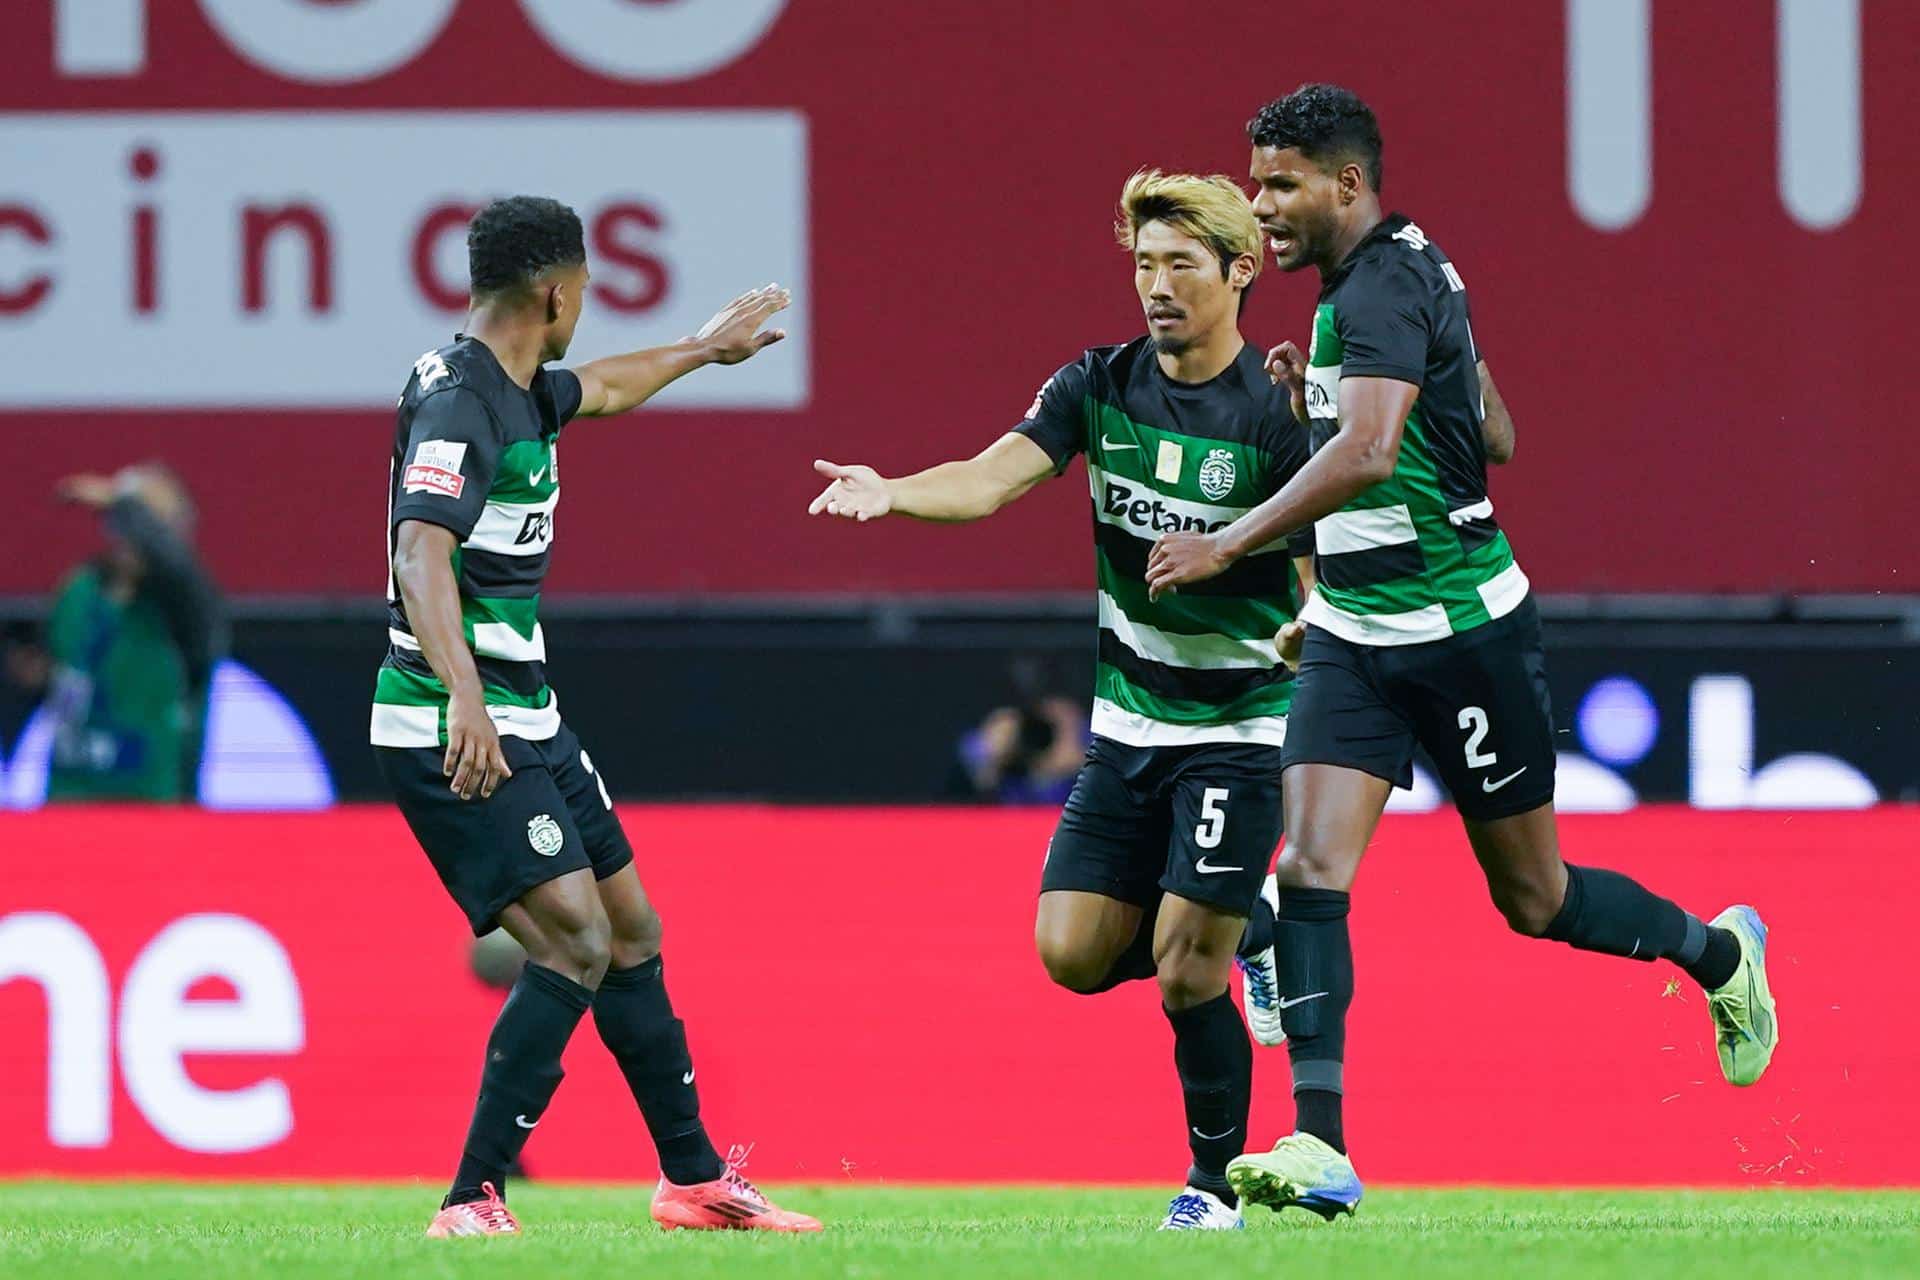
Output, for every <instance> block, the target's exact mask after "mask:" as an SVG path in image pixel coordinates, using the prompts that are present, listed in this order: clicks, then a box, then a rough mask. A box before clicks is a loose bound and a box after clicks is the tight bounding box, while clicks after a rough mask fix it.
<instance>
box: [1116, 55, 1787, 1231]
mask: <svg viewBox="0 0 1920 1280" xmlns="http://www.w3.org/2000/svg"><path fill="white" fill-rule="evenodd" d="M1248 135H1249V137H1250V139H1251V141H1252V144H1253V155H1252V176H1253V180H1254V182H1255V184H1256V185H1257V186H1258V188H1259V195H1258V197H1257V198H1256V200H1255V202H1254V211H1255V213H1256V214H1257V215H1258V216H1259V219H1260V225H1261V229H1262V230H1263V231H1264V232H1265V233H1266V236H1267V241H1268V244H1269V246H1270V247H1271V248H1272V250H1273V255H1274V261H1275V263H1276V264H1277V265H1278V266H1279V267H1280V269H1281V270H1283V271H1298V270H1301V269H1302V268H1306V267H1313V268H1315V269H1317V270H1318V271H1319V272H1320V279H1321V289H1320V301H1319V305H1318V307H1317V309H1316V310H1315V313H1314V320H1313V338H1312V341H1311V343H1310V344H1309V347H1308V352H1307V355H1306V356H1305V357H1302V356H1301V355H1300V353H1299V351H1298V350H1297V349H1296V348H1294V347H1292V346H1291V344H1288V345H1285V346H1282V347H1278V348H1275V349H1274V351H1273V353H1272V355H1271V365H1270V367H1271V369H1272V371H1273V373H1274V376H1275V378H1276V381H1277V382H1278V383H1279V384H1280V385H1284V386H1286V387H1287V388H1288V389H1289V391H1290V392H1291V394H1292V398H1293V405H1294V411H1295V412H1296V413H1297V414H1299V415H1300V416H1301V417H1302V418H1303V419H1304V420H1306V421H1307V422H1308V423H1309V426H1310V430H1311V435H1312V438H1313V446H1314V453H1313V460H1312V461H1311V462H1309V463H1308V464H1307V465H1306V466H1305V467H1303V468H1302V469H1301V470H1300V471H1299V472H1298V473H1297V474H1296V475H1295V476H1294V477H1293V478H1292V479H1291V480H1289V481H1288V482H1287V484H1286V485H1285V486H1284V487H1283V488H1282V489H1281V490H1280V492H1279V493H1277V494H1275V495H1274V496H1273V497H1272V498H1270V499H1268V500H1267V501H1265V502H1263V503H1262V504H1261V505H1260V506H1259V507H1258V508H1256V509H1255V510H1253V511H1251V512H1249V513H1247V514H1246V515H1245V516H1243V517H1241V518H1239V519H1237V520H1235V521H1234V522H1233V523H1232V524H1230V525H1228V526H1227V527H1226V528H1224V529H1218V530H1207V531H1203V532H1178V533H1169V534H1167V535H1166V536H1165V537H1163V538H1162V539H1161V540H1160V542H1159V544H1158V545H1157V546H1156V547H1155V548H1154V551H1153V554H1152V558H1151V561H1150V563H1149V566H1148V570H1147V582H1148V589H1149V591H1150V593H1151V594H1152V595H1153V596H1154V597H1156V598H1158V599H1178V598H1180V597H1179V596H1175V595H1172V594H1170V593H1172V592H1173V591H1174V590H1175V588H1178V589H1179V591H1180V592H1181V594H1182V595H1185V594H1186V593H1190V592H1192V591H1194V590H1196V589H1204V584H1205V583H1206V582H1207V581H1208V580H1210V579H1213V578H1214V576H1215V575H1220V574H1226V573H1230V572H1232V571H1233V567H1234V566H1235V565H1237V564H1239V563H1241V562H1242V561H1243V560H1244V558H1245V557H1247V556H1250V555H1257V554H1258V553H1259V552H1260V550H1261V549H1262V548H1264V547H1267V546H1269V545H1270V544H1272V543H1273V542H1274V540H1275V539H1277V538H1280V537H1282V536H1284V535H1286V534H1288V533H1291V532H1292V531H1294V530H1298V529H1301V528H1304V527H1306V526H1308V525H1309V524H1311V525H1312V526H1313V529H1314V535H1315V542H1316V545H1317V557H1316V561H1315V563H1316V568H1317V572H1318V582H1317V585H1316V587H1315V589H1314V592H1313V596H1312V599H1311V600H1310V601H1309V602H1308V603H1307V604H1306V606H1305V607H1304V608H1303V609H1302V610H1301V614H1300V616H1301V619H1302V621H1304V622H1305V623H1306V624H1307V625H1306V635H1305V638H1304V645H1303V652H1302V657H1301V665H1300V675H1299V687H1298V691H1297V694H1296V696H1295V700H1294V715H1293V717H1292V731H1291V732H1290V733H1289V734H1288V737H1287V743H1286V749H1285V759H1286V803H1287V835H1288V841H1287V849H1286V851H1285V853H1284V854H1283V855H1282V856H1281V858H1280V861H1279V864H1278V866H1277V867H1276V877H1277V881H1278V900H1279V908H1278V916H1279V927H1278V930H1277V935H1278V938H1279V948H1278V977H1279V982H1280V990H1281V995H1280V999H1279V1002H1278V1003H1279V1005H1280V1021H1281V1023H1282V1025H1283V1028H1284V1031H1285V1035H1286V1040H1287V1047H1288V1052H1289V1055H1290V1057H1291V1059H1292V1062H1293V1078H1294V1097H1295V1104H1296V1117H1297V1125H1298V1128H1297V1131H1296V1132H1294V1133H1292V1134H1290V1135H1288V1136H1286V1137H1283V1138H1281V1139H1280V1141H1279V1143H1278V1144H1276V1146H1275V1147H1274V1149H1273V1150H1272V1151H1271V1152H1270V1153H1263V1154H1258V1155H1249V1156H1245V1157H1242V1158H1241V1159H1239V1160H1236V1161H1235V1162H1234V1165H1233V1167H1232V1168H1231V1169H1230V1170H1229V1178H1230V1180H1231V1181H1232V1182H1233V1184H1234V1186H1235V1187H1236V1188H1237V1189H1238V1190H1239V1191H1240V1193H1241V1194H1242V1195H1243V1196H1245V1197H1246V1198H1248V1199H1250V1200H1252V1201H1254V1202H1255V1203H1259V1204H1266V1205H1269V1206H1271V1207H1274V1208H1279V1207H1281V1206H1283V1205H1287V1204H1299V1205H1302V1206H1304V1207H1307V1208H1310V1209H1314V1210H1316V1211H1317V1212H1321V1213H1322V1214H1323V1215H1326V1216H1331V1214H1332V1213H1333V1212H1338V1211H1340V1210H1345V1211H1348V1212H1351V1211H1352V1209H1353V1208H1354V1206H1355V1205H1356V1204H1357V1203H1358V1201H1359V1198H1360V1193H1361V1188H1360V1182H1359V1179H1358V1178H1357V1177H1356V1176H1355V1174H1354V1169H1353V1164H1352V1162H1351V1161H1350V1160H1349V1159H1348V1157H1347V1154H1346V1143H1345V1140H1344V1137H1343V1133H1342V1119H1341V1095H1342V1081H1341V1074H1342V1062H1343V1059H1344V1056H1345V1055H1344V1044H1345V1038H1346V1031H1345V1023H1346V1014H1347V1008H1348V1004H1349V1002H1350V1000H1351V998H1352V994H1353V955H1352V950H1351V947H1350V945H1349V942H1348V936H1347V908H1348V901H1349V898H1348V895H1349V893H1350V892H1351V891H1352V888H1353V881H1354V876H1355V873H1356V871H1357V870H1358V868H1359V864H1360V857H1361V854H1362V853H1363V852H1364V851H1365V849H1366V847H1367V841H1368V840H1369V839H1370V838H1371V837H1372V835H1373V831H1374V826H1375V824H1376V823H1377V822H1378V821H1379V819H1380V814H1381V811H1382V809H1383V808H1384V806H1385V805H1386V802H1387V796H1388V792H1389V791H1390V790H1391V789H1392V788H1393V786H1394V785H1395V784H1396V783H1398V784H1400V785H1403V786H1404V785H1406V784H1407V783H1408V782H1409V781H1410V780H1411V762H1412V756H1413V748H1414V745H1415V744H1416V743H1418V744H1419V745H1421V746H1423V747H1425V748H1426V750H1427V752H1428V754H1429V755H1430V756H1431V757H1432V759H1433V761H1434V764H1435V765H1436V766H1437V767H1438V769H1439V770H1440V773H1441V775H1442V777H1443V778H1444V780H1445V782H1446V784H1447V788H1448V790H1449V791H1450V792H1451V793H1452V795H1453V801H1454V806H1455V807H1456V808H1457V809H1458V810H1459V811H1460V816H1461V819H1462V821H1463V822H1464V824H1465V826H1466V833H1467V839H1468V842H1469V843H1470V844H1471V845H1472V847H1473V852H1474V856H1475V857H1476V858H1477V859H1478V860H1479V862H1480V867H1481V870H1482V871H1483V872H1484V873H1485V875H1486V878H1487V887H1488V889H1489V890H1490V891H1491V893H1492V896H1493V901H1494V904H1495V905H1496V906H1497V907H1498V908H1499V909H1500V912H1501V914H1502V915H1504V916H1505V917H1506V919H1507V922H1508V924H1510V925H1511V926H1512V927H1513V928H1514V929H1515V930H1516V931H1518V932H1520V933H1522V934H1525V935H1527V936H1529V937H1539V938H1552V939H1555V940H1557V941H1560V942H1564V943H1568V944H1570V945H1572V946H1574V947H1578V948H1580V949H1581V950H1584V951H1598V952H1601V953H1603V954H1607V955H1617V956H1626V957H1630V958H1634V959H1638V960H1642V961H1653V960H1659V959H1665V960H1671V961H1673V962H1674V963H1676V964H1678V965H1679V966H1680V967H1681V968H1682V969H1683V970H1685V971H1686V973H1687V974H1688V975H1690V976H1691V977H1692V978H1693V980H1694V981H1696V982H1698V983H1699V984H1700V985H1701V987H1702V988H1704V989H1705V991H1706V993H1707V1005H1708V1008H1709V1011H1710V1012H1711V1014H1712V1018H1713V1023H1714V1028H1715V1039H1716V1042H1717V1044H1718V1047H1719V1055H1720V1067H1721V1070H1722V1072H1723V1073H1724V1074H1725V1076H1726V1078H1727V1079H1728V1080H1729V1081H1730V1082H1732V1083H1733V1084H1736V1085H1749V1084H1752V1083H1753V1082H1754V1081H1756V1080H1758V1079H1759V1078H1760V1074H1761V1072H1763V1071H1765V1070H1766V1067H1767V1063H1768V1061H1769V1060H1770V1059H1771V1057H1772V1055H1773V1051H1774V1047H1775V1045H1776V1044H1778V1042H1779V1034H1780V1032H1779V1024H1778V1022H1777V1020H1776V1019H1775V1017H1774V1002H1773V998H1772V996H1771V994H1770V993H1769V991H1768V987H1767V977H1766V928H1765V926H1764V925H1763V924H1762V923H1761V921H1760V917H1759V916H1758V915H1757V914H1756V913H1755V912H1754V910H1753V909H1752V908H1751V907H1746V906H1734V907H1729V908H1727V910H1725V911H1723V912H1722V913H1721V914H1720V915H1719V916H1717V917H1715V918H1714V920H1713V921H1712V923H1711V924H1707V923H1702V921H1701V920H1700V919H1699V917H1697V916H1694V915H1690V914H1688V913H1687V912H1686V911H1684V910H1682V909H1681V908H1680V907H1678V906H1676V905H1675V904H1674V903H1672V902H1670V901H1668V900H1667V899H1665V898H1662V897H1659V896H1657V895H1656V894H1654V893H1651V892H1649V891H1648V890H1647V889H1644V888H1642V887H1641V886H1640V885H1639V884H1637V883H1635V882H1634V881H1632V880H1630V879H1628V878H1627V877H1626V876H1623V875H1620V874H1619V873H1617V872H1613V871H1605V870H1601V869H1599V868H1595V867H1587V866H1574V865H1571V864H1569V863H1566V862H1564V861H1562V859H1561V855H1560V843H1559V838H1558V835H1557V833H1556V830H1555V825H1554V813H1553V776H1554V737H1553V718H1552V711H1551V708H1550V706H1549V704H1548V697H1547V685H1546V677H1545V661H1544V658H1543V656H1542V652H1541V645H1540V623H1539V616H1538V614H1537V613H1536V611H1535V608H1534V604H1533V601H1532V599H1531V598H1530V596H1529V591H1528V583H1527V577H1526V575H1525V574H1524V573H1522V572H1521V570H1520V566H1519V565H1518V564H1517V563H1516V562H1515V561H1514V558H1513V551H1512V549H1511V548H1510V547H1509V546H1508V544H1507V538H1506V535H1505V534H1503V533H1502V532H1501V531H1500V527H1499V525H1498V524H1496V523H1495V521H1494V518H1493V503H1492V501H1491V500H1490V499H1489V498H1488V496H1487V487H1486V466H1485V462H1486V445H1485V443H1484V442H1483V440H1482V421H1481V420H1482V416H1483V413H1484V409H1483V405H1482V386H1481V384H1480V379H1479V375H1478V372H1477V371H1476V364H1477V363H1478V359H1479V357H1478V352H1477V350H1476V347H1475V344H1474V340H1473V332H1472V329H1471V326H1470V325H1469V323H1468V313H1467V294H1466V285H1465V283H1464V281H1463V280H1462V278H1461V275H1460V273H1459V272H1458V271H1457V270H1455V268H1454V266H1453V264H1452V263H1451V262H1450V261H1448V260H1447V257H1446V255H1445V254H1443V253H1442V252H1441V251H1440V249H1439V246H1437V245H1436V244H1435V243H1434V242H1433V240H1432V239H1431V238H1430V237H1429V236H1428V235H1427V233H1426V232H1425V231H1423V230H1422V229H1421V228H1420V227H1419V226H1417V225H1415V224H1414V223H1412V222H1410V221H1408V219H1407V218H1405V217H1404V216H1402V215H1400V214H1393V215H1391V216H1387V215H1383V213H1382V212H1381V207H1380V196H1379V191H1380V151H1381V144H1380V130H1379V126H1378V125H1377V124H1376V123H1375V121H1374V116H1373V112H1372V111H1371V110H1369V109H1368V108H1367V106H1366V104H1365V103H1363V102H1362V101H1361V100H1360V99H1359V98H1357V97H1355V96H1354V95H1353V94H1352V93H1350V92H1348V91H1347V90H1345V89H1341V88H1336V87H1334V86H1332V85H1324V84H1310V85H1305V86H1303V87H1301V88H1300V89H1298V90H1296V91H1295V92H1293V93H1291V94H1289V95H1287V96H1286V97H1284V98H1281V99H1279V100H1278V101H1275V102H1272V103H1269V104H1268V105H1266V106H1265V107H1262V108H1261V109H1260V112H1259V114H1258V115H1256V116H1255V117H1254V118H1253V120H1252V122H1251V123H1250V124H1249V125H1248ZM1490 434H1494V433H1490ZM1504 447H1505V448H1506V449H1507V450H1508V451H1510V449H1511V439H1510V437H1509V438H1508V439H1506V440H1505V441H1504Z"/></svg>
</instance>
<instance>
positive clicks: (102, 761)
mask: <svg viewBox="0 0 1920 1280" xmlns="http://www.w3.org/2000/svg"><path fill="white" fill-rule="evenodd" d="M56 494H57V496H58V497H59V499H60V500H61V501H62V502H65V503H69V504H71V505H74V506H79V507H85V508H87V509H88V510H90V511H95V512H98V513H99V514H100V517H101V525H102V529H103V531H104V533H105V534H106V540H107V545H106V548H105V549H104V550H103V551H102V552H101V553H100V554H99V555H97V556H96V557H94V558H93V559H92V560H90V561H88V562H87V563H86V564H83V565H81V566H80V567H79V568H78V569H76V570H74V572H73V573H72V574H71V575H70V576H69V577H68V578H67V580H66V582H65V583H64V584H63V585H62V586H61V588H60V592H59V595H58V596H57V598H56V599H55V601H54V605H53V611H52V614H51V616H50V617H49V618H48V621H47V634H46V647H47V650H48V653H49V654H50V655H51V657H52V660H53V673H52V677H51V680H50V683H49V685H48V689H47V694H46V706H47V707H48V708H49V709H50V711H51V712H52V714H53V716H54V722H55V731H54V740H53V757H52V760H51V761H50V764H49V768H48V777H47V799H48V800H49V801H54V802H58V801H82V800H152V801H163V802H165V801H174V802H177V801H183V800H191V799H192V798H193V796H194V791H195V780H196V777H197V775H198V772H199V765H200V749H201V740H202V733H203V731H204V728H205V722H206V705H207V690H208V686H209V684H210V682H211V680H212V677H213V667H214V663H215V662H216V661H217V660H218V659H219V657H220V655H221V654H222V653H223V652H224V650H225V648H226V623H225V618H224V614H223V609H222V606H221V601H220V594H219V591H218V589H217V588H216V587H215V586H214V584H213V581H212V579H211V578H209V577H208V576H207V572H206V569H205V568H204V567H203V566H202V565H201V563H200V559H199V557H198V556H197V555H196V554H195V552H194V549H193V503H192V501H191V500H190V499H189V497H188V495H187V491H186V487H185V486H184V485H182V484H181V483H180V479H179V477H178V476H176V475H175V474H174V473H173V472H172V471H171V470H170V469H168V468H167V467H165V466H163V465H162V464H159V463H142V464H140V465H137V466H131V467H127V468H125V469H123V470H121V471H119V472H117V473H115V474H114V475H112V476H100V475H76V476H69V477H67V478H66V479H65V480H62V481H61V482H60V484H59V485H58V486H57V488H56Z"/></svg>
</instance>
